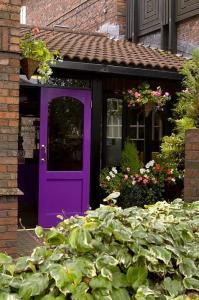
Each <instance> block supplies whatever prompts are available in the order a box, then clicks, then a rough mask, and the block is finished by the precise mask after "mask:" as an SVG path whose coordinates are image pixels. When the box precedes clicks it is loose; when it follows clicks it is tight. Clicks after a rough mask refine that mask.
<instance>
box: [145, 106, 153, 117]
mask: <svg viewBox="0 0 199 300" xmlns="http://www.w3.org/2000/svg"><path fill="white" fill-rule="evenodd" d="M152 109H153V105H152V104H151V103H146V104H145V105H144V112H145V117H148V116H149V114H150V113H151V111H152Z"/></svg>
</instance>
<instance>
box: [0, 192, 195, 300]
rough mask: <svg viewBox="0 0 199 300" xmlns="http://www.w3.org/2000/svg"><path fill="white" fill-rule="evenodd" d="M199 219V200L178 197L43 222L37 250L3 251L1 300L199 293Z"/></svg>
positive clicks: (187, 298) (147, 298)
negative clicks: (16, 253) (45, 226)
mask: <svg viewBox="0 0 199 300" xmlns="http://www.w3.org/2000/svg"><path fill="white" fill-rule="evenodd" d="M109 198H110V197H109ZM60 217H61V216H59V218H60ZM198 217H199V202H194V203H191V204H188V203H184V202H183V201H182V200H180V199H178V200H175V201H174V202H173V203H171V204H168V203H166V202H158V203H156V204H155V205H153V206H148V207H147V208H145V209H142V208H138V207H133V208H128V209H125V210H123V209H121V208H119V207H116V206H114V205H113V204H112V206H101V207H100V208H98V209H97V210H94V211H92V210H91V211H89V212H88V213H87V215H86V216H85V217H80V216H77V217H72V218H70V219H66V220H63V222H61V223H60V224H58V226H57V227H55V228H54V227H53V228H51V229H49V230H48V231H44V230H43V229H42V228H41V227H37V228H36V234H37V236H38V237H39V238H42V239H43V240H44V246H41V247H37V248H35V249H34V250H33V253H32V254H31V256H26V257H20V258H18V259H17V260H16V261H13V260H12V258H11V257H9V256H7V255H5V254H0V299H1V300H10V299H12V300H15V299H16V300H18V299H23V300H29V299H35V300H36V299H37V300H40V299H42V300H64V299H72V300H130V299H135V300H155V299H157V300H193V299H199V258H198V245H199V226H198Z"/></svg>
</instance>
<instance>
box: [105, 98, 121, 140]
mask: <svg viewBox="0 0 199 300" xmlns="http://www.w3.org/2000/svg"><path fill="white" fill-rule="evenodd" d="M108 101H111V102H112V104H113V103H114V104H115V103H116V109H112V110H111V112H112V113H115V114H116V115H117V113H118V114H119V113H120V106H122V100H121V99H117V98H108V99H107V105H108ZM113 107H114V106H113ZM115 128H117V135H115V130H114V129H115ZM106 132H107V139H119V140H121V139H122V116H121V117H120V118H117V117H116V116H114V115H109V116H108V112H107V125H106ZM108 133H109V135H108Z"/></svg>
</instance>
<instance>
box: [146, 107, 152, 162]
mask: <svg viewBox="0 0 199 300" xmlns="http://www.w3.org/2000/svg"><path fill="white" fill-rule="evenodd" d="M151 157H152V112H150V113H149V115H148V116H146V117H145V130H144V162H145V163H147V162H148V161H150V160H151Z"/></svg>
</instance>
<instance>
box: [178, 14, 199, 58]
mask: <svg viewBox="0 0 199 300" xmlns="http://www.w3.org/2000/svg"><path fill="white" fill-rule="evenodd" d="M177 35H178V52H182V53H187V54H190V53H192V51H193V49H195V48H197V47H199V15H198V16H195V17H193V18H191V19H188V20H185V21H183V22H181V23H179V25H178V27H177Z"/></svg>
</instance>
